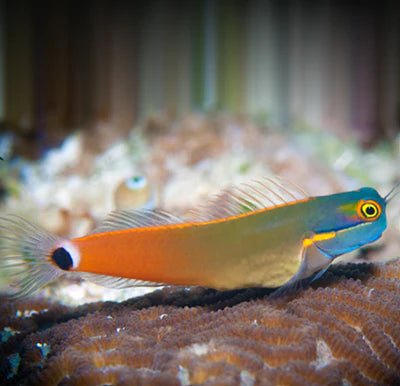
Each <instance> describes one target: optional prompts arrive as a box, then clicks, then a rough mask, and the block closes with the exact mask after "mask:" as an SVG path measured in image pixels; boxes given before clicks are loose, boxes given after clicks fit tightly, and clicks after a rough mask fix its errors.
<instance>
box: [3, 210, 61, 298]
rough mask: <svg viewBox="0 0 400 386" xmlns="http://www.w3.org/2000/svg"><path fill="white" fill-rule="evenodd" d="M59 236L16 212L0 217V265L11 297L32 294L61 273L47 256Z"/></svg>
mask: <svg viewBox="0 0 400 386" xmlns="http://www.w3.org/2000/svg"><path fill="white" fill-rule="evenodd" d="M58 241H59V239H58V238H57V237H55V236H53V235H52V234H50V233H48V232H46V231H45V230H43V229H41V228H39V227H37V226H35V225H32V224H31V223H29V222H27V221H25V220H24V219H22V218H20V217H19V216H16V215H6V216H1V217H0V256H1V257H0V269H1V271H2V274H3V275H4V276H5V277H9V278H11V279H12V281H11V283H10V284H9V285H8V287H9V289H10V290H11V291H12V293H11V294H10V295H8V296H9V297H11V298H18V297H22V296H26V295H29V294H32V293H34V292H36V291H37V290H39V289H40V288H42V287H43V286H45V285H46V284H48V283H49V282H51V281H53V280H55V279H56V278H57V277H59V276H61V275H63V274H64V272H63V271H61V270H59V269H57V268H56V267H55V266H54V265H53V264H51V263H50V262H49V260H48V258H47V256H48V254H49V252H50V251H51V249H52V248H54V245H55V244H56V243H57V242H58Z"/></svg>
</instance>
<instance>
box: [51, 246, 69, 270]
mask: <svg viewBox="0 0 400 386" xmlns="http://www.w3.org/2000/svg"><path fill="white" fill-rule="evenodd" d="M51 259H52V260H53V261H54V262H55V263H56V264H57V266H58V267H59V268H61V269H63V270H64V271H68V270H70V269H71V268H72V265H73V261H72V258H71V255H70V254H69V252H68V251H67V250H66V249H65V248H57V249H56V250H55V251H54V252H53V254H52V255H51Z"/></svg>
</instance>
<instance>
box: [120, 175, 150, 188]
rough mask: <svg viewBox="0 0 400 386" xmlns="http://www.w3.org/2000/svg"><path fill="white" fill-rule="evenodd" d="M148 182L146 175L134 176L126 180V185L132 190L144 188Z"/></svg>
mask: <svg viewBox="0 0 400 386" xmlns="http://www.w3.org/2000/svg"><path fill="white" fill-rule="evenodd" d="M146 184H147V180H146V177H144V176H133V177H131V178H128V179H127V180H126V181H125V185H126V187H127V188H128V189H132V190H137V189H142V188H144V187H145V186H146Z"/></svg>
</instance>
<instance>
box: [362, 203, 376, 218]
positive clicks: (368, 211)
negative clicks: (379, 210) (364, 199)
mask: <svg viewBox="0 0 400 386" xmlns="http://www.w3.org/2000/svg"><path fill="white" fill-rule="evenodd" d="M365 213H366V214H367V215H368V216H374V215H375V214H376V209H375V207H374V206H372V205H368V206H367V207H366V208H365Z"/></svg>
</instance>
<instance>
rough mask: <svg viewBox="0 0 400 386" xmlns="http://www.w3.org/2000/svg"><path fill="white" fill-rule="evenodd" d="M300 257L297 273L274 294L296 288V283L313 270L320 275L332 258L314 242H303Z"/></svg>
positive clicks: (280, 293)
mask: <svg viewBox="0 0 400 386" xmlns="http://www.w3.org/2000/svg"><path fill="white" fill-rule="evenodd" d="M307 240H309V239H307ZM300 259H301V265H300V267H299V270H298V271H297V273H296V274H295V275H294V276H293V277H292V278H291V279H290V280H289V281H288V282H286V283H285V284H284V285H283V286H282V287H280V288H279V289H278V290H277V291H275V292H274V296H276V295H278V296H281V295H282V294H284V293H285V292H286V291H287V290H288V289H293V288H296V283H299V282H300V280H302V279H305V278H307V277H310V276H311V275H312V274H314V273H315V272H318V271H319V273H318V274H317V276H318V278H319V277H321V276H322V274H323V273H324V272H325V271H326V269H327V268H328V267H329V265H330V263H331V262H332V258H331V257H330V256H329V255H328V254H326V253H325V252H324V251H323V250H322V249H321V248H320V247H319V246H318V245H317V244H316V243H314V242H313V243H310V242H306V243H304V244H303V248H302V250H301V256H300Z"/></svg>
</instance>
